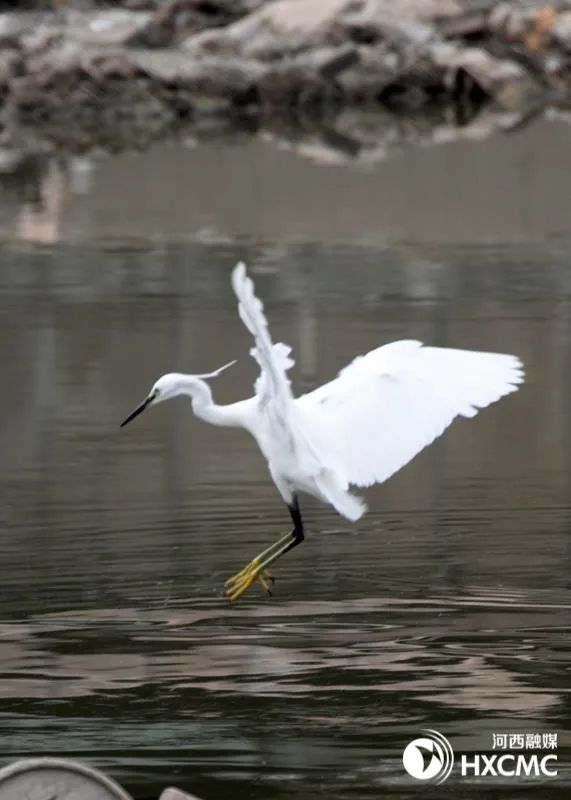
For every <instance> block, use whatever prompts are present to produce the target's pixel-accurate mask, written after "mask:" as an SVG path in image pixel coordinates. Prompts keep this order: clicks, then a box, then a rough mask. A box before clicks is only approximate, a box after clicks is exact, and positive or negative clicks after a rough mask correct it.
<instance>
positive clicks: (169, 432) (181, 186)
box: [0, 123, 571, 800]
mask: <svg viewBox="0 0 571 800" xmlns="http://www.w3.org/2000/svg"><path fill="white" fill-rule="evenodd" d="M570 156H571V148H570V146H569V143H568V133H567V129H566V128H565V127H564V126H558V125H557V124H554V123H552V124H547V123H544V124H541V125H537V126H534V127H533V128H530V129H528V130H527V131H524V132H522V133H520V134H518V135H517V136H515V137H512V138H509V139H506V138H503V137H501V136H499V137H495V138H494V139H490V140H487V141H485V142H477V143H460V144H447V145H444V144H443V145H440V146H438V147H434V148H426V149H424V150H422V151H418V150H411V151H407V152H397V153H394V154H392V155H391V156H390V157H389V158H387V160H386V162H383V163H381V164H379V165H376V166H375V167H374V168H372V169H364V168H361V167H358V166H356V165H354V164H351V163H347V164H342V165H328V164H322V163H319V162H318V161H316V160H315V159H313V158H308V157H306V156H304V155H300V154H298V153H296V152H295V151H284V150H280V149H278V148H276V147H275V146H274V145H273V144H272V143H271V142H266V141H246V142H244V143H242V144H238V145H236V146H234V147H225V146H223V145H214V144H213V145H201V146H200V147H197V148H194V149H192V148H184V147H182V146H180V145H176V146H175V145H172V144H165V145H164V146H157V147H156V148H154V149H153V150H151V151H149V152H148V153H144V154H124V155H120V156H114V157H105V158H104V157H101V156H97V157H94V158H93V159H87V158H84V157H82V158H74V159H70V158H63V157H62V158H57V159H56V158H54V159H51V160H49V159H48V160H32V161H31V162H26V163H24V164H22V165H20V166H19V167H17V168H14V169H13V170H11V171H10V170H8V169H7V168H5V170H6V171H5V174H4V175H3V176H1V179H0V182H1V183H2V185H3V189H4V191H3V197H2V201H1V205H0V232H1V235H2V245H1V251H0V258H1V262H0V324H1V329H2V337H1V338H0V370H1V374H2V391H1V392H0V412H1V413H0V452H1V453H2V458H1V459H0V491H1V496H2V503H1V506H0V525H1V530H2V538H1V545H2V562H1V563H2V566H1V573H0V756H1V758H2V763H6V762H8V761H10V760H12V759H15V758H17V757H21V756H28V755H29V756H32V755H33V756H39V755H48V754H51V755H57V756H65V757H76V758H80V759H82V760H85V761H87V762H89V763H92V764H94V765H95V766H98V767H102V768H104V769H106V770H108V771H109V773H110V774H111V775H113V777H115V778H116V779H117V780H118V781H120V782H121V783H122V784H123V785H124V786H125V787H126V788H128V789H129V790H130V791H131V792H132V793H133V794H134V795H135V796H136V797H137V798H141V800H148V799H150V798H154V797H157V796H158V793H159V791H160V790H161V789H163V788H164V787H165V786H167V785H169V784H176V785H178V786H180V787H182V788H186V789H188V790H190V791H193V792H195V793H196V794H198V795H199V796H202V797H204V798H205V800H224V798H227V797H234V798H260V800H262V798H264V799H265V798H267V799H268V800H270V799H271V798H280V797H295V798H310V797H327V798H336V800H341V799H342V798H361V799H362V800H365V798H377V797H381V796H384V795H385V794H389V795H391V796H393V797H395V798H408V797H416V796H418V795H419V793H420V792H422V793H424V794H429V795H431V796H432V795H433V796H435V797H450V798H452V797H454V798H456V797H464V798H470V800H471V799H472V798H479V797H482V796H488V795H494V796H498V797H508V796H509V797H511V796H514V797H515V796H517V797H529V798H540V797H550V798H555V797H563V796H568V792H569V785H570V783H571V781H570V779H569V776H568V773H566V772H565V764H568V759H569V753H568V750H567V751H566V749H565V748H566V746H567V745H568V742H569V739H568V735H569V727H570V713H569V704H568V692H569V671H568V670H569V657H570V652H571V649H570V646H569V623H570V609H571V598H570V595H569V567H570V527H571V500H570V496H571V491H570V490H571V433H570V415H571V305H570V294H571V267H570V265H571V222H570V221H569V214H568V212H569V202H568V201H569V182H568V180H567V177H566V173H565V171H564V170H563V169H562V168H561V164H562V163H565V160H567V163H568V160H569V157H570ZM557 165H559V168H557ZM239 258H242V259H245V260H246V261H247V262H248V263H249V264H250V265H251V270H252V274H253V276H254V278H255V280H256V285H257V288H258V291H259V293H260V294H261V295H262V296H263V298H264V299H265V301H266V307H267V313H268V316H269V318H270V320H271V326H272V331H273V333H274V336H275V338H276V339H282V340H284V341H286V342H288V343H290V344H291V345H292V346H293V348H294V351H295V356H296V361H297V363H296V367H295V370H294V385H295V388H296V390H297V391H298V392H300V391H303V390H306V389H308V388H310V387H312V386H315V385H317V384H319V383H320V382H322V381H324V380H326V379H328V378H329V377H331V376H333V375H334V374H335V372H336V371H337V369H339V368H340V367H341V366H343V365H344V364H345V363H347V361H349V360H350V359H351V358H352V357H353V356H354V355H356V354H357V353H360V352H364V351H366V350H367V349H370V348H371V347H374V346H377V345H379V344H381V343H383V342H386V341H390V340H392V339H395V338H400V337H415V338H419V339H422V340H423V341H426V342H430V343H434V344H439V345H449V346H458V347H468V348H478V349H482V350H499V351H506V352H514V353H517V354H518V355H520V356H521V358H522V359H523V361H524V362H525V365H526V369H527V375H528V377H527V383H526V385H525V387H524V388H523V389H522V391H521V392H519V393H518V394H517V395H513V396H510V397H509V398H506V399H504V400H503V401H502V402H500V403H499V404H497V405H496V406H494V407H492V408H490V409H488V410H486V411H485V412H484V413H482V414H481V415H480V416H478V417H477V418H476V419H474V420H470V421H460V422H457V423H456V424H455V425H454V426H453V428H452V429H451V430H450V431H449V432H448V433H447V434H446V436H445V437H444V438H443V439H442V440H440V441H439V442H438V443H437V444H436V445H434V446H432V447H431V448H430V449H429V450H427V451H426V452H425V453H423V454H422V455H421V456H419V457H418V458H417V459H415V461H414V462H413V463H412V464H410V465H409V466H408V467H407V468H406V469H405V470H403V471H402V472H401V473H399V474H398V475H397V476H395V477H394V478H392V479H391V480H390V481H389V482H387V483H386V484H385V485H383V486H381V487H377V488H375V489H372V490H369V491H367V492H366V497H367V501H368V504H369V507H370V511H369V513H368V515H367V516H366V517H364V518H363V520H361V521H360V522H359V523H358V524H357V525H354V526H353V525H351V524H349V523H347V522H345V521H344V520H342V519H341V518H339V517H337V516H335V514H334V513H333V512H332V511H330V510H329V509H327V508H323V507H321V506H319V505H318V504H317V503H316V502H314V501H312V500H305V501H304V502H303V505H302V508H303V510H304V512H305V515H306V519H307V525H308V529H309V534H308V537H307V540H306V542H305V543H304V545H303V546H302V547H300V548H299V549H297V550H296V551H294V552H293V553H291V554H289V555H288V556H287V558H286V559H284V560H283V562H281V563H280V564H279V566H278V568H277V569H276V577H277V581H276V585H275V593H274V596H273V598H272V599H271V600H270V599H268V598H266V597H265V596H264V595H263V593H262V592H261V591H259V590H255V591H253V592H252V593H251V594H250V595H249V596H247V597H246V598H245V599H244V600H243V601H241V602H239V603H237V604H234V605H229V604H228V603H227V602H225V601H224V600H223V599H222V598H221V597H220V589H221V586H222V584H223V581H224V579H225V578H226V577H227V576H228V575H230V574H231V573H232V572H234V571H235V570H236V569H237V568H238V567H240V566H241V565H242V564H243V563H244V562H245V561H246V560H248V559H249V558H251V557H252V556H253V555H254V554H255V553H256V552H258V551H259V550H260V549H262V548H263V547H264V546H266V545H267V544H269V543H270V542H272V541H273V540H274V539H275V538H277V536H278V535H280V534H281V533H283V532H284V530H285V529H286V526H287V524H288V515H287V510H286V509H285V508H284V507H283V505H282V503H281V501H280V499H279V496H278V494H277V493H276V491H275V490H274V488H273V486H272V484H271V482H270V480H269V478H268V475H267V472H266V467H265V464H264V462H263V460H262V458H261V456H260V455H259V454H258V452H257V450H256V448H255V445H254V443H253V442H252V441H251V440H250V439H249V438H248V437H247V435H246V434H243V433H241V432H239V431H230V430H223V429H215V428H210V427H208V426H206V425H204V424H202V423H200V422H199V421H197V420H195V419H193V417H192V415H191V413H190V407H189V405H188V404H187V403H186V402H185V401H184V400H177V401H173V402H172V403H169V404H166V405H165V406H162V407H161V408H159V409H155V410H154V411H153V412H152V413H150V412H149V413H148V414H146V415H144V416H143V417H141V418H139V419H138V420H137V421H136V423H133V425H132V426H130V427H129V428H126V429H124V430H121V431H120V430H119V428H118V423H119V421H120V420H121V419H122V418H123V417H124V415H125V414H126V413H127V412H128V411H129V410H130V409H131V408H132V406H133V405H134V404H135V403H136V402H138V401H139V400H140V399H142V398H143V397H144V395H145V393H146V391H147V390H148V388H149V386H150V384H151V383H152V382H153V381H154V379H155V378H156V377H157V376H158V375H159V374H161V373H163V372H165V371H170V370H173V369H178V370H182V371H190V372H203V371H208V370H211V369H214V368H216V367H218V366H220V365H221V364H223V363H226V362H227V361H229V360H230V359H233V358H238V359H239V362H238V364H237V365H236V366H235V367H234V368H233V369H232V370H230V371H228V372H227V373H225V374H224V375H223V376H221V377H220V378H219V379H218V380H217V381H216V383H215V385H214V391H215V395H216V397H217V398H218V399H220V400H223V401H230V400H233V399H238V398H240V397H244V396H246V395H247V394H248V393H249V392H250V390H251V385H252V382H253V380H254V378H255V367H254V364H253V362H252V361H251V359H249V357H248V355H247V352H248V348H249V346H250V341H249V339H248V335H247V333H246V331H245V330H244V328H243V327H242V326H241V324H240V322H239V319H238V317H237V314H236V311H235V304H234V299H233V297H232V295H231V291H230V287H229V280H228V277H229V271H230V269H231V267H232V266H233V264H234V263H235V262H236V260H237V259H239ZM425 728H431V729H436V730H438V731H440V732H441V733H442V734H444V735H446V736H447V737H448V738H449V739H450V741H451V743H452V745H453V747H454V749H455V751H456V753H472V754H473V753H475V752H488V751H490V750H491V747H492V735H493V734H494V733H500V732H508V733H509V732H512V733H514V732H516V733H536V732H540V733H543V732H553V733H557V734H558V737H559V748H558V756H559V769H560V775H559V777H558V778H557V779H554V780H551V781H547V780H543V779H539V778H533V777H531V778H527V779H525V780H524V779H519V780H517V779H512V780H511V781H508V782H507V783H508V785H507V786H506V785H504V784H503V783H502V782H501V781H500V780H498V779H494V778H490V777H489V776H488V777H487V778H481V779H480V780H474V779H468V778H462V777H461V775H460V774H459V770H458V768H457V767H456V768H455V769H454V771H453V773H452V775H451V776H450V778H449V779H448V781H447V782H446V783H445V784H443V785H442V786H440V787H436V788H432V789H430V788H427V787H425V786H424V785H422V784H420V783H418V782H415V781H414V779H412V778H410V777H409V776H408V775H407V774H406V773H405V772H404V770H403V766H402V752H403V748H404V747H405V745H406V744H407V743H408V742H409V741H410V740H411V739H414V738H416V737H417V736H418V735H419V733H420V731H421V730H422V729H425Z"/></svg>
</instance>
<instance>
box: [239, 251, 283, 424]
mask: <svg viewBox="0 0 571 800" xmlns="http://www.w3.org/2000/svg"><path fill="white" fill-rule="evenodd" d="M232 287H233V289H234V292H235V294H236V297H237V298H238V312H239V314H240V319H241V320H242V322H243V323H244V325H245V326H246V327H247V328H248V330H249V331H250V333H251V334H252V336H253V337H254V341H255V344H256V346H255V347H253V348H252V349H251V350H250V354H251V355H252V356H253V357H254V358H255V359H256V361H257V362H258V364H259V365H260V376H259V378H258V380H257V381H256V386H255V389H256V395H257V397H258V399H259V402H260V405H261V407H262V408H264V409H266V410H267V411H268V413H271V414H272V415H273V417H274V418H275V421H276V422H277V423H278V424H280V425H281V426H282V427H284V428H285V429H289V411H290V409H291V403H292V401H293V395H292V392H291V387H290V381H289V379H288V377H287V371H288V369H290V367H292V366H293V364H294V361H293V359H291V358H290V355H289V354H290V352H291V347H288V345H286V344H282V343H281V342H280V343H278V344H273V343H272V340H271V338H270V334H269V332H268V323H267V320H266V317H265V316H264V306H263V305H262V302H261V301H260V300H259V299H258V298H257V297H256V295H255V294H254V284H253V283H252V281H251V280H250V278H249V277H248V275H247V274H246V266H245V265H244V264H242V263H240V264H237V265H236V266H235V267H234V270H233V271H232Z"/></svg>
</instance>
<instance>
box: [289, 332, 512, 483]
mask: <svg viewBox="0 0 571 800" xmlns="http://www.w3.org/2000/svg"><path fill="white" fill-rule="evenodd" d="M522 381H523V368H522V364H521V361H520V360H519V359H518V358H516V357H515V356H511V355H501V354H498V353H479V352H472V351H468V350H452V349H448V348H438V347H423V346H422V343H421V342H416V341H400V342H393V343H392V344H388V345H385V346H383V347H379V348H377V349H376V350H372V351H371V352H370V353H367V355H365V356H361V357H359V358H357V359H355V360H354V361H353V362H352V363H351V364H349V366H348V367H346V368H345V369H343V370H342V371H341V372H340V373H339V375H338V377H337V378H335V380H333V381H331V382H330V383H327V384H325V385H324V386H321V387H320V388H319V389H316V390H315V391H313V392H310V393H309V394H306V395H303V397H300V398H298V399H297V400H296V401H295V405H296V409H297V411H298V420H299V424H300V425H302V426H303V430H304V433H305V435H306V436H307V438H308V439H309V440H310V442H311V444H312V445H313V447H314V449H315V451H316V452H318V453H319V456H320V459H321V461H322V463H323V464H324V465H326V466H327V467H328V468H330V469H333V470H335V472H336V474H337V475H338V477H339V478H340V479H341V480H342V481H343V482H344V483H345V485H349V484H354V485H356V486H370V485H371V484H373V483H381V482H382V481H385V480H386V479H387V478H389V477H390V476H391V475H393V473H395V472H397V470H399V469H401V467H403V466H404V465H405V464H407V463H408V462H409V461H410V460H411V459H412V458H414V456H415V455H416V454H417V453H419V452H420V451H421V450H422V449H423V448H424V447H426V446H427V445H428V444H430V443H431V442H432V441H434V439H436V438H437V437H438V436H440V435H441V434H442V433H443V432H444V430H445V429H446V428H447V427H448V426H449V425H450V423H451V422H452V420H453V419H454V418H455V417H457V416H462V417H473V416H474V415H475V414H476V413H477V412H478V409H480V408H485V407H486V406H488V405H490V403H494V402H495V401H496V400H499V399H500V397H503V396H504V395H506V394H509V393H510V392H514V391H516V389H517V388H518V384H520V383H522Z"/></svg>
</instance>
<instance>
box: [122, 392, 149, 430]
mask: <svg viewBox="0 0 571 800" xmlns="http://www.w3.org/2000/svg"><path fill="white" fill-rule="evenodd" d="M154 399H155V396H154V395H153V394H150V395H149V396H148V397H147V398H145V400H143V402H142V403H141V404H140V405H138V406H137V408H136V409H135V410H134V411H131V413H130V414H129V416H128V417H127V419H124V420H123V422H122V423H121V425H120V426H119V427H120V428H122V427H123V426H124V425H126V424H127V423H128V422H131V420H132V419H135V417H138V416H139V414H140V413H141V412H142V411H144V410H145V409H146V407H147V406H148V405H150V404H151V403H152V402H153V400H154Z"/></svg>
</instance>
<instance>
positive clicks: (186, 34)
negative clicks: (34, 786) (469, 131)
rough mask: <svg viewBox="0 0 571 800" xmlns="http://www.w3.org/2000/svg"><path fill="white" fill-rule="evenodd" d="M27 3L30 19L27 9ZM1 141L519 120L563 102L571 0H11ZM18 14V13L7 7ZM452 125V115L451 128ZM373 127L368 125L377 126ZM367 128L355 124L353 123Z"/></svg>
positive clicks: (122, 141) (570, 74)
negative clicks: (378, 122) (492, 117)
mask: <svg viewBox="0 0 571 800" xmlns="http://www.w3.org/2000/svg"><path fill="white" fill-rule="evenodd" d="M23 7H24V8H25V10H22V8H23ZM0 8H1V9H2V13H0V115H1V117H0V119H1V121H2V124H3V136H4V140H6V138H8V139H10V138H13V137H14V131H16V130H18V131H21V130H22V129H24V130H28V131H30V130H36V131H39V130H40V131H43V134H44V135H45V136H47V137H48V138H49V139H50V140H51V141H52V143H55V144H56V145H57V146H62V147H67V148H72V149H77V150H81V149H87V148H89V147H92V146H94V145H97V144H99V145H104V146H106V147H124V146H133V145H135V146H136V145H137V144H139V145H141V146H142V145H144V144H145V143H146V142H147V141H148V140H149V139H152V138H153V137H155V136H159V135H163V134H164V133H165V131H167V130H174V129H176V128H178V127H181V126H183V127H185V128H186V129H188V128H191V129H193V130H197V131H200V130H205V129H206V130H208V131H212V130H216V129H220V128H224V127H226V128H240V127H242V128H245V129H257V128H258V127H259V126H260V125H270V126H271V125H275V124H278V123H277V121H279V124H281V125H282V126H285V127H286V128H288V129H290V130H291V131H292V135H293V131H295V130H296V129H298V128H299V127H301V128H303V127H306V128H307V126H310V127H311V126H313V127H315V128H320V129H324V130H327V131H330V132H332V135H333V136H335V135H336V133H338V134H339V136H341V137H342V136H343V135H344V134H343V133H342V132H339V131H337V128H336V124H335V121H336V120H337V119H338V117H339V116H340V115H343V116H344V118H345V119H347V118H348V117H347V115H348V114H349V116H350V115H351V113H352V112H353V113H355V114H357V115H358V116H359V118H360V119H362V118H363V115H364V114H365V115H366V117H367V119H368V120H370V119H371V115H375V114H376V113H377V112H384V114H385V115H386V114H387V113H389V114H391V115H395V114H396V115H403V114H406V115H407V117H410V116H412V117H414V118H423V119H425V120H429V119H431V118H434V117H437V118H441V116H442V114H445V115H448V116H450V115H452V116H453V120H452V121H453V124H454V125H465V124H466V123H469V122H470V121H471V120H473V119H474V118H475V117H476V116H477V114H478V113H480V111H481V109H482V108H484V107H486V108H487V109H488V110H490V109H492V110H493V111H494V113H496V114H500V116H501V115H504V116H503V117H502V118H505V115H506V114H507V115H509V119H508V124H509V125H510V126H517V125H518V124H522V123H523V122H525V121H526V120H527V119H529V118H531V117H533V116H535V115H537V114H539V113H542V112H543V110H544V109H545V108H548V107H558V108H561V109H566V108H567V107H568V106H569V98H570V86H571V0H561V1H560V2H553V3H548V4H546V3H541V2H534V1H533V0H529V2H527V1H525V2H513V1H512V2H490V1H489V0H471V1H469V0H398V1H397V0H271V1H267V0H266V1H264V0H164V1H163V2H157V0H124V2H116V3H111V4H110V3H107V4H106V5H105V7H99V6H98V5H97V4H93V3H88V2H84V3H72V2H67V3H66V2H65V0H59V2H58V0H52V2H48V1H47V0H46V2H39V3H33V2H28V3H7V2H4V3H1V4H0ZM7 9H11V10H7ZM449 121H450V120H449ZM367 124H369V123H367ZM357 127H358V126H357Z"/></svg>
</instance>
